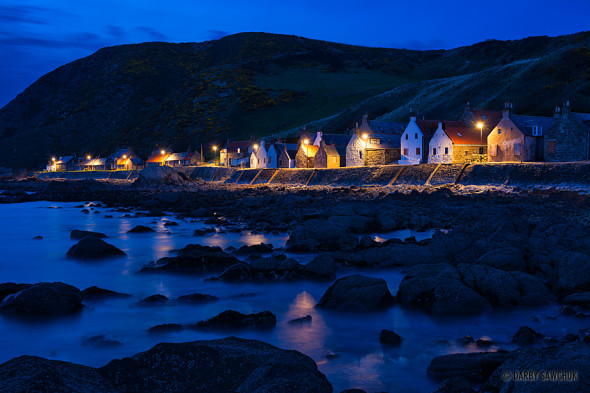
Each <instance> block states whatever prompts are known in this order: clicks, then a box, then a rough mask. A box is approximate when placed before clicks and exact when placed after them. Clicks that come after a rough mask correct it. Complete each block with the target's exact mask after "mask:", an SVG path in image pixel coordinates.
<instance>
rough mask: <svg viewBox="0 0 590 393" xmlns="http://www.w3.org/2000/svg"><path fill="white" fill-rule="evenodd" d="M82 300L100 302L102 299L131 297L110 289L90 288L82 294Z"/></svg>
mask: <svg viewBox="0 0 590 393" xmlns="http://www.w3.org/2000/svg"><path fill="white" fill-rule="evenodd" d="M81 293H82V298H84V299H88V300H100V299H111V298H126V297H131V295H129V294H126V293H120V292H115V291H111V290H109V289H103V288H99V287H97V286H92V287H88V288H86V289H85V290H83V291H82V292H81Z"/></svg>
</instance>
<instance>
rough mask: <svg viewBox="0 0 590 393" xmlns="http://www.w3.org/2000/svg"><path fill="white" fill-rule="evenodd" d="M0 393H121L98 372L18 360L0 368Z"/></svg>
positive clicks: (36, 359)
mask: <svg viewBox="0 0 590 393" xmlns="http://www.w3.org/2000/svg"><path fill="white" fill-rule="evenodd" d="M0 392H7V393H8V392H11V393H29V392H30V393H35V392H38V393H41V392H56V393H74V392H93V393H94V392H95V393H121V392H122V390H119V389H118V388H116V387H115V386H114V385H113V384H112V383H111V382H110V381H108V380H107V379H106V378H104V377H103V376H102V375H100V374H99V372H98V370H97V369H95V368H92V367H88V366H82V365H80V364H74V363H69V362H61V361H57V360H49V359H43V358H40V357H36V356H20V357H18V358H14V359H12V360H9V361H7V362H6V363H3V364H0Z"/></svg>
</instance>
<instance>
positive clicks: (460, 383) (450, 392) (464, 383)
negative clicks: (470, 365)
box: [434, 377, 475, 393]
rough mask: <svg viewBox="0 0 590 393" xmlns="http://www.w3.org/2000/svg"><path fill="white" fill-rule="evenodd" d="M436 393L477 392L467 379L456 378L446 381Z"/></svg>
mask: <svg viewBox="0 0 590 393" xmlns="http://www.w3.org/2000/svg"><path fill="white" fill-rule="evenodd" d="M434 393H475V390H473V387H472V386H471V383H470V382H469V381H468V380H467V379H465V378H463V377H454V378H449V379H447V380H445V381H444V382H443V383H442V385H440V387H439V388H438V389H436V390H435V391H434Z"/></svg>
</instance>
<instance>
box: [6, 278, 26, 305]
mask: <svg viewBox="0 0 590 393" xmlns="http://www.w3.org/2000/svg"><path fill="white" fill-rule="evenodd" d="M30 286H31V284H15V283H13V282H5V283H2V284H0V303H1V302H2V300H4V298H5V297H6V296H8V295H12V294H13V293H17V292H20V291H22V290H23V289H25V288H28V287H30Z"/></svg>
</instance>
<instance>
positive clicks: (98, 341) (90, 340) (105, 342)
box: [82, 334, 123, 348]
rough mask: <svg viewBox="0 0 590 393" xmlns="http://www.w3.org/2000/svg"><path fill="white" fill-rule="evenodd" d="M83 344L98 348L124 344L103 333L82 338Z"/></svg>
mask: <svg viewBox="0 0 590 393" xmlns="http://www.w3.org/2000/svg"><path fill="white" fill-rule="evenodd" d="M82 345H86V346H92V347H96V348H115V347H119V346H121V345H123V344H122V343H121V342H120V341H117V340H111V339H108V338H106V337H105V336H104V335H103V334H99V335H97V336H91V337H86V338H83V339H82Z"/></svg>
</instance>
